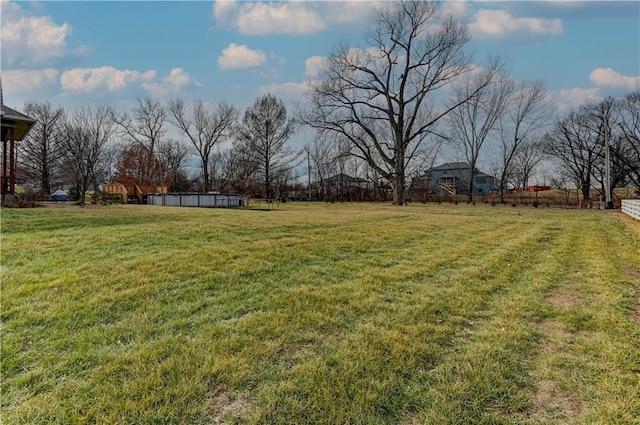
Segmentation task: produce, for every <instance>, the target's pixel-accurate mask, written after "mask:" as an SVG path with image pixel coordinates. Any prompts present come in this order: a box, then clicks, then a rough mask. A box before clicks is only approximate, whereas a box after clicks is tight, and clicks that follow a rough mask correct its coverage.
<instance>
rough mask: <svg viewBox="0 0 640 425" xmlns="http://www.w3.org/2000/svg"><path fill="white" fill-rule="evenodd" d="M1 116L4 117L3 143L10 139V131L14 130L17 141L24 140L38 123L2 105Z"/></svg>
mask: <svg viewBox="0 0 640 425" xmlns="http://www.w3.org/2000/svg"><path fill="white" fill-rule="evenodd" d="M1 106H2V108H1V110H0V116H1V117H2V141H5V140H7V139H8V138H9V129H10V128H13V129H15V130H14V138H15V140H22V139H24V136H26V135H27V133H28V132H29V129H31V126H33V124H35V123H36V120H34V119H33V118H31V117H29V116H27V115H25V114H23V113H22V112H18V111H16V110H15V109H12V108H9V107H8V106H5V105H1Z"/></svg>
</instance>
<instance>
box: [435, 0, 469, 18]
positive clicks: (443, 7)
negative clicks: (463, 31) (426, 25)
mask: <svg viewBox="0 0 640 425" xmlns="http://www.w3.org/2000/svg"><path fill="white" fill-rule="evenodd" d="M468 12H469V3H468V2H466V1H463V0H449V1H444V2H442V3H440V14H441V15H442V16H455V17H457V18H460V17H464V16H466V15H467V13H468Z"/></svg>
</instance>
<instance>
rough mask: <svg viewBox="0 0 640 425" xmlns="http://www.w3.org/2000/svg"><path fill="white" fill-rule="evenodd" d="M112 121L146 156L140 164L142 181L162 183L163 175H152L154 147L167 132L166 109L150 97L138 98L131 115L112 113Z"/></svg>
mask: <svg viewBox="0 0 640 425" xmlns="http://www.w3.org/2000/svg"><path fill="white" fill-rule="evenodd" d="M112 119H113V121H114V122H115V123H116V124H117V126H118V131H119V133H120V134H121V135H122V136H123V137H124V139H125V140H126V141H128V142H129V144H134V145H137V147H136V150H139V151H140V152H141V153H143V154H144V155H145V156H146V159H145V161H144V162H145V164H142V165H143V167H141V168H142V170H141V171H143V173H142V175H141V176H140V177H141V179H142V182H143V183H145V184H151V185H157V186H160V185H163V184H164V181H163V180H164V179H163V177H164V176H161V175H153V170H156V169H157V167H155V166H154V163H155V161H156V160H157V159H158V158H156V148H157V146H158V145H159V144H160V143H161V141H162V138H163V137H164V135H165V134H166V132H167V129H166V127H165V121H166V119H167V111H166V109H165V108H164V106H162V104H161V103H160V102H159V101H157V100H156V101H154V100H153V99H151V98H150V97H145V98H138V99H137V105H136V107H135V108H134V109H133V111H132V115H131V116H129V114H127V113H123V114H121V115H118V114H116V113H113V115H112Z"/></svg>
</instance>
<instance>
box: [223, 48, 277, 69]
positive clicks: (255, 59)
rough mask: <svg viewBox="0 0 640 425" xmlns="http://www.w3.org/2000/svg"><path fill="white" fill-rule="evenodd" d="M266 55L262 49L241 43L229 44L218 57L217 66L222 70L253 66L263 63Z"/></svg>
mask: <svg viewBox="0 0 640 425" xmlns="http://www.w3.org/2000/svg"><path fill="white" fill-rule="evenodd" d="M266 60H267V55H266V54H265V53H264V52H263V51H262V50H252V49H250V48H249V47H247V46H245V45H244V44H243V45H237V44H235V43H231V44H229V46H227V47H226V48H225V49H224V50H223V51H222V56H220V57H218V66H219V67H220V69H222V70H223V71H228V70H230V69H241V68H254V67H256V66H260V65H262V64H264V63H265V61H266Z"/></svg>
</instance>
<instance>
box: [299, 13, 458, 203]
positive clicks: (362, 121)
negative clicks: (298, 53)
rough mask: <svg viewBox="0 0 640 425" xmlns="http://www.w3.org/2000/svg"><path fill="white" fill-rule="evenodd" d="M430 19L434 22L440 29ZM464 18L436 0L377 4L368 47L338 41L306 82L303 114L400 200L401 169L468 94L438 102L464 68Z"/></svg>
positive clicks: (402, 188) (402, 190)
mask: <svg viewBox="0 0 640 425" xmlns="http://www.w3.org/2000/svg"><path fill="white" fill-rule="evenodd" d="M435 24H439V26H438V27H437V29H436V28H435ZM468 40H469V38H468V35H467V31H466V28H465V27H464V25H462V24H461V23H459V22H458V21H456V20H455V19H453V18H452V17H446V18H443V19H440V16H439V14H438V3H436V2H434V1H405V0H402V1H397V2H393V3H386V4H384V5H383V7H382V8H381V9H379V10H378V13H377V18H376V20H375V22H374V24H373V26H372V29H371V31H370V32H369V33H368V35H367V36H366V38H365V41H366V43H367V45H368V46H369V48H367V49H359V48H350V47H349V46H347V45H343V46H340V47H338V48H337V49H336V50H335V51H334V52H333V53H332V54H331V55H330V56H329V58H328V60H327V63H326V66H325V68H324V70H323V71H322V72H321V73H320V75H319V79H318V80H316V81H310V83H309V86H310V95H309V100H310V106H309V108H308V109H307V110H306V111H304V112H303V113H302V117H301V118H302V121H303V122H304V123H306V124H308V125H311V126H312V127H314V128H315V129H317V130H319V131H321V132H324V133H326V134H339V135H341V136H343V137H344V138H345V139H346V140H349V142H350V143H351V144H352V146H353V148H354V149H353V154H354V155H357V156H358V157H360V158H361V159H363V160H364V161H366V162H367V163H368V164H369V166H370V167H372V168H373V169H375V170H376V172H377V173H378V174H380V175H381V176H383V177H384V179H386V180H387V181H388V182H389V183H390V184H391V185H392V187H393V194H394V195H393V203H394V204H395V205H404V204H405V185H406V170H407V167H408V165H409V164H410V163H411V161H412V160H413V159H414V155H415V153H416V152H417V150H418V147H419V146H420V145H421V144H422V143H423V141H424V140H425V139H426V138H427V136H429V135H431V134H432V133H433V132H434V131H433V130H434V128H435V125H436V124H437V123H438V121H440V120H441V119H442V118H443V117H444V116H446V115H447V114H448V113H449V112H450V111H451V110H453V109H455V108H457V107H458V106H459V105H460V104H462V103H464V102H466V101H467V100H468V99H460V100H459V102H458V103H455V104H452V105H450V106H449V107H447V108H439V107H437V106H436V105H437V104H438V100H437V94H438V93H441V92H442V90H441V89H443V88H445V87H446V86H448V85H449V84H450V83H451V82H453V81H454V80H455V79H456V78H458V77H459V76H460V75H462V74H464V73H466V72H467V71H468V68H469V66H468V65H469V60H468V58H467V56H466V55H465V53H464V50H463V47H464V45H465V44H466V43H467V41H468Z"/></svg>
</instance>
